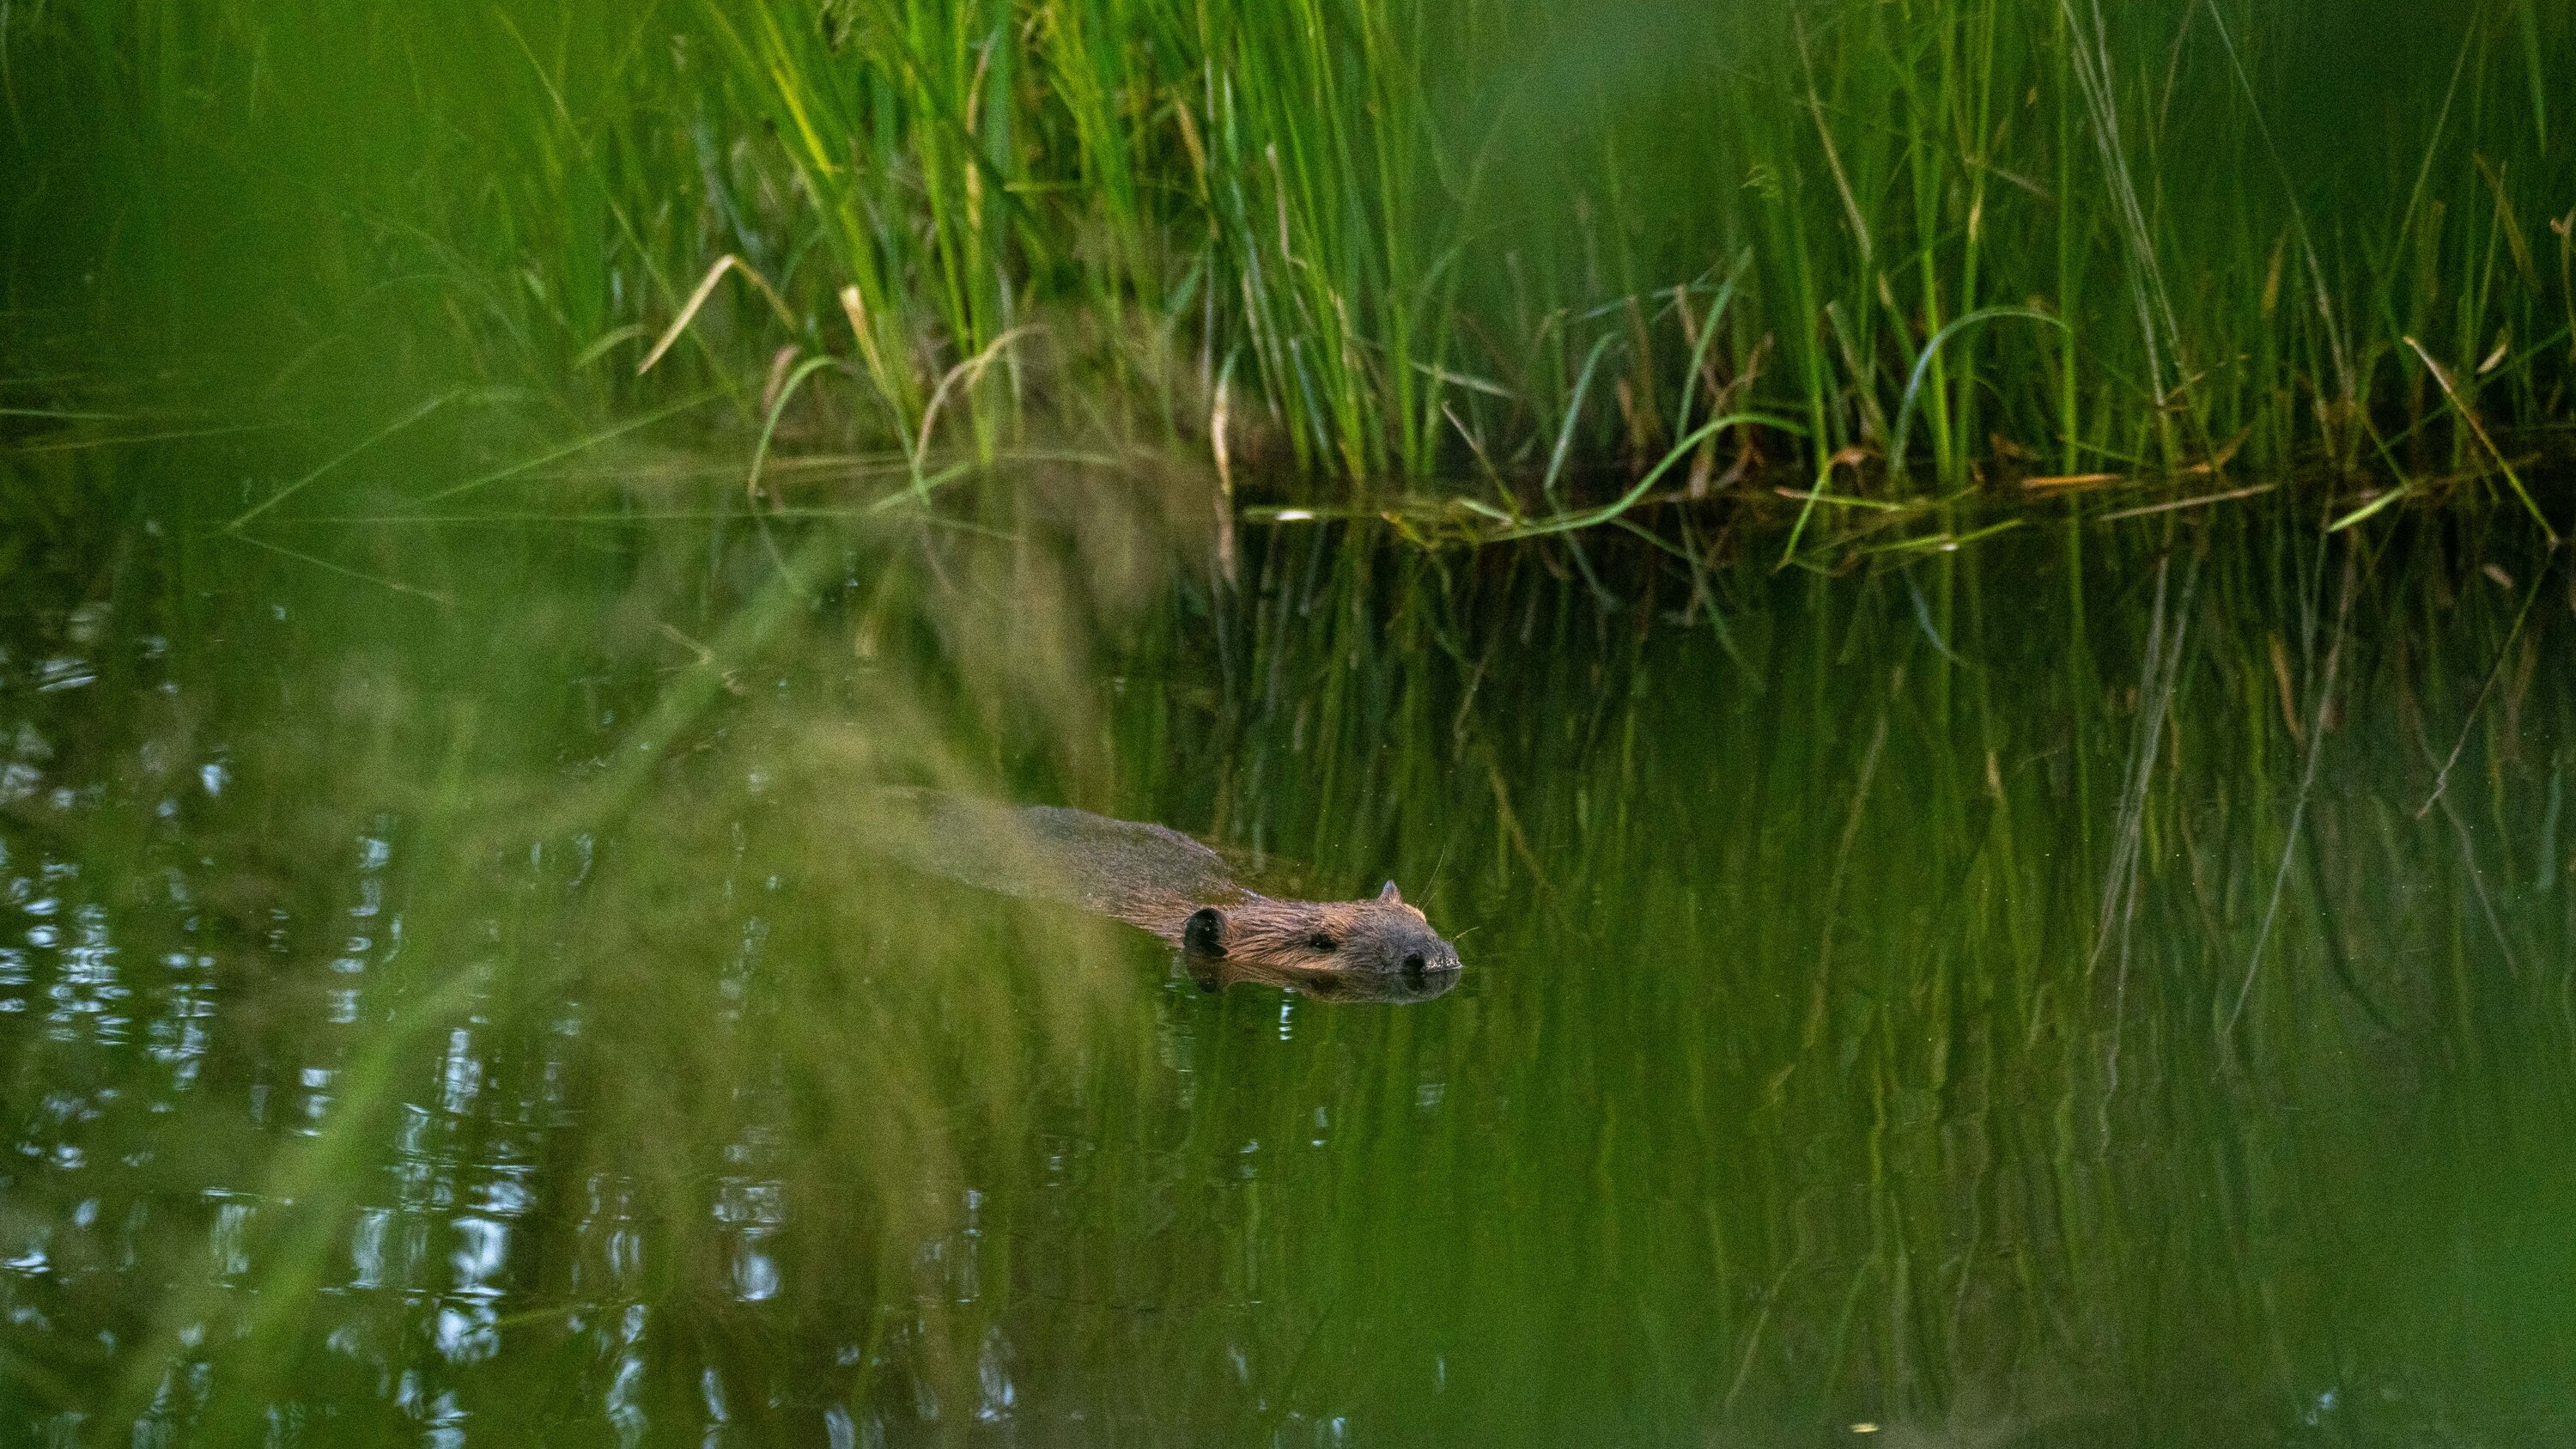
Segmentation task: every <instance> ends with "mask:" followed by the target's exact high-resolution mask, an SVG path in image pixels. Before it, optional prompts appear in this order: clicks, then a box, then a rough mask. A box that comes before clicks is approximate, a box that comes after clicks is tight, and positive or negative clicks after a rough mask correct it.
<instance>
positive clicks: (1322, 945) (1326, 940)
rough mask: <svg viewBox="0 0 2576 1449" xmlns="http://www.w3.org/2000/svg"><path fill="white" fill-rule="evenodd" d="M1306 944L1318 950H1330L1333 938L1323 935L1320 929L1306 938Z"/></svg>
mask: <svg viewBox="0 0 2576 1449" xmlns="http://www.w3.org/2000/svg"><path fill="white" fill-rule="evenodd" d="M1306 944H1307V945H1309V946H1312V947H1314V948H1315V949H1316V950H1318V951H1330V950H1332V949H1333V938H1332V937H1330V936H1327V935H1325V934H1324V933H1323V932H1321V931H1317V932H1316V933H1315V934H1313V935H1311V936H1308V937H1307V938H1306Z"/></svg>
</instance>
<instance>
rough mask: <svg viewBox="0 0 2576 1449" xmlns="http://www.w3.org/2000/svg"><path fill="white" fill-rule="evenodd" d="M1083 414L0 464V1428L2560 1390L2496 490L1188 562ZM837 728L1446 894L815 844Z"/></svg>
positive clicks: (2037, 1423) (1068, 1419) (931, 777)
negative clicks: (1073, 474)
mask: <svg viewBox="0 0 2576 1449" xmlns="http://www.w3.org/2000/svg"><path fill="white" fill-rule="evenodd" d="M156 466H160V467H166V468H167V469H169V470H172V471H174V472H177V473H184V472H185V471H186V470H187V469H188V468H189V467H190V466H192V465H191V464H190V462H189V461H188V459H186V458H185V457H174V458H171V459H168V460H166V461H165V462H163V463H161V464H156ZM1077 481H1081V482H1082V483H1083V486H1081V487H1078V488H1077V487H1064V488H1054V487H1051V486H1050V484H1049V483H1048V481H1047V480H1046V479H1043V478H1040V479H1033V480H1030V481H1028V482H1027V483H1026V484H1025V485H1024V486H1022V487H1019V488H1017V489H1014V490H994V491H991V492H988V493H987V494H986V495H984V501H983V502H982V503H981V504H979V505H978V507H979V508H980V509H981V510H982V513H981V515H980V516H979V517H978V518H977V519H976V520H975V524H976V526H974V527H930V526H925V525H921V524H919V523H917V522H913V523H902V524H896V523H891V522H836V521H823V522H813V521H804V522H796V521H785V522H772V523H770V524H767V525H761V524H757V523H754V522H750V521H745V520H744V519H743V517H742V516H741V515H740V513H739V510H738V507H737V509H736V511H735V514H734V517H733V519H732V521H730V522H727V521H725V520H723V519H722V518H715V519H687V520H676V521H662V522H655V521H651V520H649V519H643V518H640V517H636V516H633V515H632V514H628V515H623V516H621V515H620V514H619V513H618V511H617V510H615V509H606V510H603V511H601V512H598V513H596V514H592V515H588V516H585V517H582V518H575V519H572V520H569V521H563V522H556V523H535V522H526V521H520V522H506V523H498V524H483V525H475V526H456V527H429V526H421V525H410V526H399V527H398V526H393V525H387V524H381V523H380V524H374V525H364V524H362V525H354V526H352V525H324V524H315V523H311V522H297V521H295V520H293V519H288V518H285V517H283V516H282V515H286V514H290V513H293V512H294V510H293V509H292V508H281V509H279V510H277V511H276V513H275V514H273V515H271V516H270V517H267V518H263V519H261V520H260V521H259V523H260V526H261V529H263V530H266V531H254V534H253V536H255V537H257V538H258V539H259V540H260V545H254V544H251V543H248V542H244V541H241V540H240V539H239V538H236V537H233V536H229V535H226V534H224V533H223V532H222V530H221V528H220V526H219V525H221V524H222V522H223V521H224V516H223V515H218V516H215V517H212V518H198V517H194V516H192V515H190V514H189V513H188V512H187V510H186V509H185V508H184V507H183V506H180V505H177V504H173V505H172V506H171V507H170V508H169V509H167V510H164V511H155V505H154V504H153V503H151V502H150V501H148V500H150V499H152V498H153V497H155V496H156V493H155V490H153V489H149V488H145V489H141V490H139V492H138V494H137V495H136V496H138V497H140V498H142V499H144V500H147V501H144V502H140V503H137V504H136V505H135V508H134V510H133V511H132V512H131V513H130V514H127V515H123V516H106V517H98V518H92V519H89V520H87V521H86V522H84V523H81V524H80V525H78V526H66V527H64V528H61V529H58V530H56V531H53V532H51V533H48V534H45V535H43V536H42V538H40V539H38V541H35V542H31V543H29V544H27V546H26V547H25V548H24V549H23V550H22V551H21V552H20V553H18V554H17V555H15V557H17V558H18V559H19V563H18V564H17V565H16V572H15V574H14V575H13V577H12V582H11V585H10V588H9V590H8V593H7V597H6V600H5V604H0V609H5V615H0V620H4V622H0V650H5V668H0V678H5V684H0V850H5V859H4V860H0V1094H4V1095H0V1106H5V1131H6V1134H7V1150H6V1152H5V1153H0V1260H5V1262H0V1310H5V1312H4V1313H0V1318H5V1323H0V1440H5V1441H7V1442H10V1443H27V1444H115V1445H120V1446H121V1445H127V1444H156V1445H157V1444H183V1443H203V1444H290V1445H291V1444H305V1445H348V1444H374V1443H405V1444H411V1443H425V1444H437V1445H471V1444H530V1443H540V1442H542V1443H545V1444H548V1445H558V1446H568V1445H587V1444H600V1445H620V1444H684V1443H685V1444H692V1445H695V1444H719V1445H736V1444H743V1445H748V1444H831V1445H877V1444H891V1445H903V1444H930V1443H936V1444H1013V1443H1028V1444H1102V1445H1110V1444H1256V1443H1257V1444H1293V1445H1308V1444H1314V1445H1343V1444H1355V1445H1356V1444H1393V1445H1426V1444H1462V1445H1463V1444H1479V1445H1512V1444H1526V1445H1559V1444H1570V1443H1591V1444H1607V1443H1622V1444H1645V1443H1693V1444H1696V1443H1724V1444H1833V1443H1845V1442H1850V1443H1860V1442H1863V1441H1862V1440H1861V1439H1859V1438H1857V1437H1855V1436H1857V1435H1860V1434H1862V1433H1863V1432H1864V1430H1865V1428H1867V1427H1870V1426H1874V1429H1875V1432H1877V1433H1878V1435H1879V1436H1880V1437H1879V1439H1878V1440H1877V1441H1876V1442H1880V1443H1888V1444H1896V1443H1905V1444H1915V1445H1930V1444H1957V1445H1999V1444H2087V1445H2099V1444H2131V1443H2134V1444H2149V1443H2155V1444H2164V1443H2244V1442H2286V1443H2307V1442H2315V1443H2320V1444H2325V1443H2334V1444H2344V1443H2363V1444H2411V1443H2424V1442H2428V1441H2432V1442H2479V1443H2526V1442H2538V1441H2547V1440H2555V1439H2560V1438H2563V1437H2565V1436H2567V1435H2568V1434H2569V1433H2570V1432H2571V1431H2576V1409H2571V1408H2570V1404H2571V1403H2576V1399H2571V1392H2576V1312H2571V1309H2570V1307H2569V1300H2568V1294H2567V1292H2566V1288H2567V1285H2568V1284H2569V1283H2570V1282H2571V1281H2576V1225H2571V1222H2570V1219H2569V1217H2568V1214H2567V1212H2566V1204H2567V1203H2568V1202H2569V1201H2570V1200H2571V1194H2576V1140H2571V1138H2570V1136H2569V1133H2568V1131H2567V1123H2568V1121H2569V1120H2570V1114H2571V1110H2576V1093H2571V1090H2570V1088H2571V1071H2570V1061H2571V1057H2570V1051H2571V1047H2576V978H2571V975H2570V971H2571V962H2576V949H2571V944H2576V943H2571V920H2576V916H2571V894H2570V893H2571V886H2576V880H2571V877H2570V874H2569V871H2570V856H2571V851H2576V819H2571V818H2570V814H2569V811H2568V809H2567V804H2568V801H2567V796H2568V794H2569V793H2570V792H2569V783H2570V781H2569V776H2570V773H2571V767H2576V685H2571V675H2570V672H2569V670H2568V669H2567V668H2566V662H2567V660H2568V659H2569V658H2570V657H2571V655H2570V652H2569V650H2570V640H2571V630H2576V617H2571V592H2570V581H2569V576H2568V573H2567V570H2566V566H2565V564H2564V563H2563V562H2557V561H2553V560H2552V559H2551V558H2550V557H2549V556H2547V555H2544V554H2541V553H2538V552H2536V551H2534V550H2532V549H2530V548H2528V547H2526V546H2524V545H2522V544H2519V543H2517V542H2516V541H2515V540H2518V539H2522V538H2526V537H2528V530H2526V529H2521V528H2519V527H2518V526H2517V524H2518V520H2517V519H2516V518H2513V517H2508V516H2504V515H2502V514H2498V515H2494V516H2493V517H2491V518H2479V517H2475V516H2467V515H2457V514H2455V515H2449V516H2446V517H2442V518H2438V519H2428V518H2423V517H2414V516H2403V517H2401V516H2400V515H2399V514H2397V513H2394V512H2392V513H2390V514H2388V515H2384V516H2383V517H2382V518H2380V519H2378V520H2374V522H2373V523H2372V525H2371V526H2370V527H2369V528H2362V529H2354V530H2350V531H2347V532H2345V533H2342V534H2337V535H2335V536H2333V537H2332V538H2330V539H2329V538H2323V537H2321V536H2320V534H2319V532H2318V529H2317V522H2318V520H2317V519H2316V518H2314V517H2311V516H2309V512H2310V511H2311V510H2293V509H2292V508H2291V507H2290V506H2289V505H2286V504H2283V505H2280V507H2279V509H2278V511H2277V512H2255V513H2228V514H2219V513H2215V512H2204V513H2202V514H2197V515H2193V516H2191V517H2190V518H2188V519H2180V520H2178V519H2176V518H2174V517H2171V516H2163V517H2155V518H2150V519H2145V520H2140V521H2137V522H2134V523H2129V524H2124V525H2119V526H2114V527H2095V526H2089V525H2067V526H2066V527H2063V528H2061V527H2059V526H2057V525H2055V524H2049V525H2048V526H2045V527H2034V528H2024V529H2021V530H2017V531H2015V532H2013V533H2010V534H2007V535H2002V536H1998V537H1996V538H1994V539H1991V540H1988V541H1986V542H1985V543H1982V544H1980V545H1978V546H1975V547H1972V548H1969V549H1965V550H1962V551H1960V552H1957V553H1952V554H1946V555H1940V556H1937V557H1915V558H1912V559H1911V560H1910V561H1898V562H1885V561H1882V562H1880V563H1878V564H1875V565H1860V566H1854V567H1852V568H1850V569H1848V570H1847V571H1845V572H1843V573H1841V574H1839V575H1837V576H1826V575H1821V574H1816V573H1811V572H1808V571H1805V570H1799V569H1793V570H1789V571H1786V572H1773V571H1772V569H1771V564H1772V562H1773V561H1774V560H1776V558H1777V556H1778V554H1777V548H1776V542H1777V541H1776V539H1773V540H1771V541H1769V542H1762V541H1760V540H1759V539H1757V540H1756V542H1755V543H1754V544H1752V545H1749V546H1746V547H1742V548H1740V549H1735V550H1733V551H1732V552H1733V553H1734V554H1736V555H1738V556H1739V557H1738V559H1737V561H1735V562H1731V563H1722V564H1720V565H1719V566H1718V567H1717V568H1716V569H1715V570H1714V571H1713V572H1710V573H1707V574H1705V575H1703V576H1701V577H1699V578H1698V579H1697V580H1696V581H1695V580H1694V578H1693V577H1692V575H1691V574H1690V573H1689V572H1688V571H1686V570H1683V569H1682V568H1680V567H1679V566H1678V565H1676V564H1674V563H1672V562H1671V561H1670V560H1669V559H1668V558H1666V557H1665V556H1663V555H1659V554H1655V553H1652V552H1649V551H1646V550H1645V549H1644V548H1643V547H1642V545H1637V544H1634V543H1632V542H1627V541H1603V540H1594V541H1592V542H1589V543H1586V544H1585V545H1584V548H1585V549H1586V552H1585V553H1584V554H1583V555H1582V556H1581V558H1579V559H1578V558H1576V556H1575V555H1573V554H1572V553H1569V552H1565V551H1563V549H1562V546H1561V545H1557V544H1547V545H1541V546H1538V547H1537V548H1527V549H1489V550H1485V551H1482V552H1475V553H1467V552H1456V551H1453V552H1448V553H1443V554H1437V555H1426V554H1422V553H1420V552H1417V551H1413V550H1411V549H1409V548H1406V547H1404V546H1402V545H1400V544H1394V543H1391V542H1390V541H1388V540H1386V539H1384V538H1383V537H1382V536H1381V535H1380V534H1378V533H1376V532H1373V531H1371V530H1369V529H1367V528H1365V527H1344V526H1340V525H1330V526H1327V525H1305V526H1290V525H1282V526H1279V527H1276V528H1267V529H1265V528H1252V529H1248V530H1247V531H1246V532H1245V533H1244V535H1243V540H1242V542H1243V549H1244V553H1243V558H1242V571H1241V575H1240V578H1241V583H1240V586H1239V587H1238V588H1236V589H1234V590H1231V591H1214V592H1212V591H1211V588H1210V586H1209V583H1208V579H1209V570H1208V567H1207V562H1206V561H1207V554H1206V551H1205V546H1204V540H1203V539H1201V538H1199V537H1197V536H1196V535H1195V534H1194V533H1192V531H1191V529H1190V527H1188V526H1186V524H1187V521H1188V520H1191V519H1198V518H1201V517H1203V513H1201V512H1199V511H1197V510H1199V509H1201V507H1202V505H1200V504H1192V505H1190V508H1189V509H1181V508H1179V507H1177V506H1176V507H1174V508H1171V509H1164V508H1162V507H1161V506H1160V505H1159V504H1155V503H1153V502H1152V501H1151V500H1150V499H1148V501H1146V502H1141V503H1132V504H1115V505H1114V506H1113V504H1112V503H1108V502H1104V500H1117V499H1122V498H1124V499H1134V498H1138V497H1142V496H1144V495H1143V493H1142V492H1141V490H1134V489H1121V488H1112V487H1103V486H1100V480H1099V479H1097V478H1093V479H1089V480H1077ZM725 486H727V487H731V486H733V485H725ZM172 491H173V493H174V495H175V496H202V492H203V490H199V491H198V492H195V493H192V492H191V491H190V490H187V489H178V490H172ZM737 496H738V493H737ZM715 511H717V512H721V511H722V510H721V509H718V510H715ZM1173 520H1181V521H1180V522H1175V521H1173ZM272 525H273V526H272ZM26 537H30V538H34V537H36V536H35V535H32V534H31V535H26ZM263 545H264V546H263ZM1540 549H1545V550H1549V551H1545V552H1542V551H1540ZM316 559H319V560H322V561H324V562H323V563H320V564H317V563H316V562H314V561H313V560H316ZM326 564H327V565H328V566H327V567H326V566H325V565H326ZM361 575H364V577H361ZM391 584H399V585H401V586H402V587H401V588H400V589H396V588H394V587H390V586H389V585H391ZM1610 605H1615V607H1610ZM883 783H907V784H930V785H936V786H939V787H942V788H947V789H953V790H964V791H969V792H973V793H979V794H984V795H988V796H993V797H998V798H1010V799H1017V800H1023V801H1044V802H1055V803H1072V804H1077V805H1081V806H1083V807H1085V808H1088V809H1092V810H1097V811H1100V812H1103V813H1107V814H1110V815H1114V816H1117V817H1120V818H1125V819H1133V820H1151V821H1158V822H1162V823H1166V824H1169V825H1172V826H1175V827H1178V828H1181V829H1185V830H1188V831H1192V832H1195V833H1198V834H1200V835H1202V836H1204V837H1207V838H1209V839H1211V840H1213V841H1215V842H1216V843H1218V844H1220V845H1222V846H1224V847H1226V848H1227V849H1229V850H1231V851H1233V852H1236V853H1237V854H1238V855H1241V856H1245V857H1249V858H1253V859H1257V860H1260V861H1264V862H1267V864H1268V866H1269V868H1271V869H1273V870H1274V871H1276V872H1278V873H1279V874H1281V875H1282V876H1284V877H1286V878H1290V879H1292V880H1293V881H1294V882H1296V884H1297V885H1298V887H1299V888H1301V889H1303V890H1306V891H1308V892H1310V893H1312V894H1313V895H1315V896H1317V897H1333V898H1350V897H1353V896H1357V895H1364V894H1368V893H1371V892H1373V891H1374V890H1375V889H1376V888H1377V885H1378V883H1379V882H1380V881H1381V880H1384V879H1387V878H1393V879H1395V880H1396V881H1398V882H1400V883H1401V886H1402V888H1403V890H1404V893H1405V896H1406V898H1407V899H1409V900H1412V901H1415V902H1417V903H1419V904H1420V905H1421V906H1422V907H1423V909H1424V910H1425V911H1426V912H1428V914H1429V916H1430V918H1431V919H1432V920H1433V921H1434V922H1435V923H1437V924H1438V925H1439V926H1440V928H1441V929H1442V930H1443V931H1444V932H1446V933H1449V934H1450V935H1452V936H1454V937H1455V938H1456V940H1457V942H1458V947H1459V950H1460V953H1461V954H1462V956H1463V957H1464V959H1465V972H1464V975H1463V977H1462V979H1461V983H1460V985H1459V986H1458V988H1457V989H1456V990H1455V991H1453V992H1451V993H1449V994H1448V995H1446V996H1443V997H1440V998H1439V999H1437V1000H1433V1001H1429V1002H1424V1003H1419V1004H1414V1005H1405V1006H1378V1005H1348V1004H1332V1003H1323V1002H1316V1001H1311V1000H1307V999H1303V998H1299V997H1294V996H1290V995H1286V994H1283V993H1281V992H1279V991H1277V990H1275V989H1268V988H1262V987H1255V986H1238V987H1235V988H1234V989H1231V990H1229V991H1227V992H1225V993H1223V994H1222V995H1217V996H1208V995H1203V994H1202V993H1201V992H1200V991H1199V990H1198V989H1197V988H1196V987H1195V986H1194V985H1192V984H1191V983H1190V982H1189V981H1188V980H1187V979H1185V978H1184V977H1183V976H1181V975H1179V974H1177V973H1175V971H1174V970H1173V969H1172V963H1171V961H1170V958H1169V953H1168V952H1167V951H1166V950H1164V949H1163V948H1162V947H1161V946H1160V945H1159V944H1157V943H1155V942H1153V941H1151V940H1149V939H1147V938H1145V937H1144V936H1142V935H1141V934H1140V933H1137V932H1134V931H1130V930H1128V929H1126V928H1124V927H1119V926H1116V925H1113V924H1109V923H1104V922H1100V921H1096V920H1092V919H1089V918H1087V917H1082V916H1079V915H1073V914H1068V913H1066V912H1063V911H1061V910H1057V909H1054V908H1049V907H1044V906H1040V905H1035V904H1030V903H1023V902H1016V901H1013V900H1009V899H1006V898H1002V897H998V896H989V895H983V894H979V893H977V892H975V891H972V890H969V889H966V888H964V887H962V886H957V885H954V884H950V883H946V882H942V881H938V880H934V879H928V878H923V877H917V876H913V875H909V874H906V873H905V872H903V871H902V870H901V869H900V868H899V867H896V866H894V865H891V864H889V863H886V862H884V861H882V860H880V859H878V858H877V857H876V856H875V855H873V854H872V853H871V852H869V851H867V850H864V849H861V848H859V847H860V846H861V844H862V843H863V842H862V840H861V837H862V835H863V834H864V832H866V831H868V830H869V829H870V828H871V822H870V820H869V819H868V818H867V815H866V812H865V810H864V809H862V808H860V806H859V805H858V804H857V803H855V802H858V801H860V800H862V799H863V797H864V793H865V791H866V790H867V789H868V788H869V787H871V786H873V785H876V784H883Z"/></svg>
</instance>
